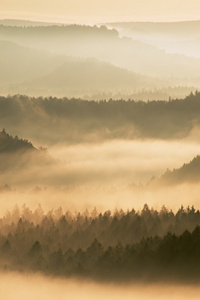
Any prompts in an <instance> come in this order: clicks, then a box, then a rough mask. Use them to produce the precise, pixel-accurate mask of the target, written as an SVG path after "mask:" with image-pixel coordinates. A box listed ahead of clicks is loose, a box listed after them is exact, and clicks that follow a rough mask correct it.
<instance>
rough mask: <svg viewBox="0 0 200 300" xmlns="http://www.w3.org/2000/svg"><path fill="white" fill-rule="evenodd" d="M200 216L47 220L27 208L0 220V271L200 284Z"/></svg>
mask: <svg viewBox="0 0 200 300" xmlns="http://www.w3.org/2000/svg"><path fill="white" fill-rule="evenodd" d="M199 225H200V212H199V210H196V209H195V208H194V207H191V208H189V207H188V208H187V209H184V208H183V207H181V208H180V209H179V210H178V211H177V212H176V213H174V212H172V211H171V210H170V211H169V210H167V209H166V208H165V207H162V208H161V210H160V211H159V212H158V211H156V210H154V209H149V207H148V206H147V205H146V204H145V205H144V208H143V209H142V211H140V212H136V211H135V210H134V209H132V210H131V211H127V212H126V213H125V212H124V211H122V210H119V211H118V210H116V211H115V212H114V213H111V212H110V211H106V212H104V213H99V212H97V210H96V209H94V210H93V211H92V212H91V213H89V212H88V211H85V212H84V213H82V214H80V213H74V214H72V213H71V212H69V211H67V212H66V213H63V211H62V208H59V209H57V210H52V211H50V212H49V213H47V214H46V215H44V212H43V210H42V207H41V206H40V205H39V206H38V208H37V209H36V210H35V211H34V212H32V211H31V210H30V209H29V208H28V207H26V206H25V205H23V207H22V209H21V211H20V209H19V207H18V206H16V207H15V208H14V209H13V211H12V213H9V212H8V213H7V214H6V216H4V217H2V218H1V219H0V257H1V258H0V266H1V268H4V269H11V270H16V269H17V270H22V271H23V270H31V271H42V272H45V273H47V274H52V275H62V276H72V275H79V276H80V275H82V276H89V277H92V278H99V279H104V280H108V279H110V280H116V279H118V280H124V279H125V280H127V279H145V278H146V279H150V278H152V279H164V278H165V279H169V280H170V279H172V278H173V279H174V278H177V279H180V280H183V279H187V280H193V279H199V278H200V277H199V276H200V252H199V246H200V227H199Z"/></svg>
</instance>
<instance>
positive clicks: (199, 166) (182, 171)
mask: <svg viewBox="0 0 200 300" xmlns="http://www.w3.org/2000/svg"><path fill="white" fill-rule="evenodd" d="M199 181H200V156H199V155H197V156H196V157H195V158H194V159H193V160H192V161H190V162H189V163H185V164H184V165H183V166H182V167H180V168H178V169H174V170H171V171H170V170H167V172H165V173H164V174H163V175H162V176H161V177H160V179H158V180H155V182H154V181H153V182H154V183H156V182H157V183H159V184H170V185H173V184H181V183H185V182H188V183H196V182H199ZM153 182H152V183H153Z"/></svg>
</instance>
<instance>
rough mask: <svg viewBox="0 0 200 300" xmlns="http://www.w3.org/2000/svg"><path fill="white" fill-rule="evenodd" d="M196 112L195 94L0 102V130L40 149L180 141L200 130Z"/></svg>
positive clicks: (199, 102)
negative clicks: (145, 98)
mask: <svg viewBox="0 0 200 300" xmlns="http://www.w3.org/2000/svg"><path fill="white" fill-rule="evenodd" d="M199 112H200V93H196V94H191V95H190V96H188V97H186V98H185V99H183V100H179V99H176V100H171V101H169V102H168V101H150V102H143V101H138V102H136V101H133V100H130V101H124V100H119V101H113V100H110V101H104V100H102V101H98V102H95V101H83V100H81V99H70V100H69V99H67V98H63V99H58V98H52V97H49V98H42V97H40V98H29V97H28V96H20V95H16V96H12V97H11V96H8V97H0V127H1V128H7V129H8V130H9V132H11V133H12V132H16V128H17V130H18V132H20V131H21V132H22V130H23V133H24V135H25V136H27V137H28V138H29V139H30V140H34V141H38V142H39V143H40V144H43V145H44V144H45V145H47V144H48V143H51V144H52V143H58V142H60V141H62V143H76V142H81V141H82V142H83V141H86V142H94V141H97V140H99V141H103V140H108V139H135V138H138V137H139V138H156V139H158V138H159V139H177V138H184V137H186V136H188V135H190V134H191V132H192V131H194V129H198V128H199V127H200V113H199ZM7 116H9V118H8V117H7ZM197 131H198V130H197ZM18 132H17V134H18ZM49 132H51V134H49ZM194 132H195V131H194ZM194 132H193V133H194ZM94 138H95V140H94Z"/></svg>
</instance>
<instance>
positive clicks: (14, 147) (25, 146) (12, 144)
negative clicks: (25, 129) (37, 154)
mask: <svg viewBox="0 0 200 300" xmlns="http://www.w3.org/2000/svg"><path fill="white" fill-rule="evenodd" d="M18 150H23V151H27V150H29V151H30V150H32V151H35V150H36V148H34V147H33V145H32V144H31V142H29V141H28V140H24V139H20V138H18V136H15V137H12V136H11V135H9V134H8V133H7V132H6V131H5V129H3V130H2V131H0V154H1V153H10V152H15V151H18Z"/></svg>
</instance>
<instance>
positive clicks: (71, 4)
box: [0, 0, 200, 23]
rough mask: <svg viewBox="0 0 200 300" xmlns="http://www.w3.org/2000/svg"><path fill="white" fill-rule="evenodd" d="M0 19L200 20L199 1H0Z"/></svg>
mask: <svg viewBox="0 0 200 300" xmlns="http://www.w3.org/2000/svg"><path fill="white" fill-rule="evenodd" d="M0 18H1V19H4V18H15V19H19V18H22V19H32V20H43V21H61V22H66V23H70V22H74V23H97V22H109V21H180V20H194V19H195V20H197V19H200V1H199V0H190V1H189V0H167V1H164V0H101V1H100V0H0Z"/></svg>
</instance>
